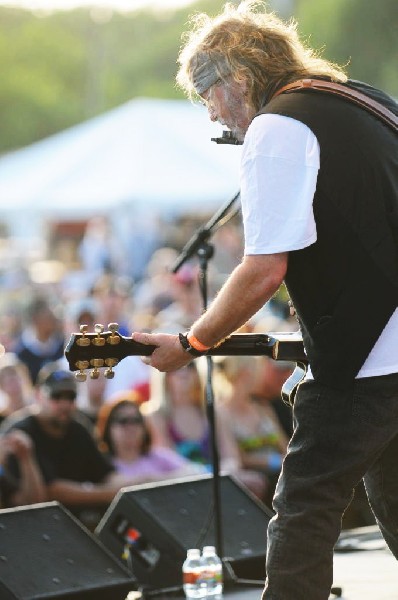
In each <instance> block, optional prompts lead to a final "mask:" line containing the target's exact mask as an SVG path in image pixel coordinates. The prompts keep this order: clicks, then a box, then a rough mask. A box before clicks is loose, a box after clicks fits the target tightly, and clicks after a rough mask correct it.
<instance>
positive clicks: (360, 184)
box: [259, 81, 398, 389]
mask: <svg viewBox="0 0 398 600" xmlns="http://www.w3.org/2000/svg"><path fill="white" fill-rule="evenodd" d="M349 85H351V86H353V87H355V88H357V89H359V90H360V91H362V92H365V93H366V94H367V95H369V96H370V97H373V98H374V99H375V100H378V101H379V102H382V103H383V104H384V105H385V106H387V107H388V108H390V110H393V111H394V112H395V113H397V105H396V104H395V103H394V102H393V101H392V100H391V99H390V98H389V97H388V96H386V95H384V94H383V93H382V92H380V91H379V90H375V89H373V88H371V87H369V86H366V85H365V84H360V83H359V82H351V81H350V82H349ZM263 113H274V114H280V115H285V116H288V117H292V118H294V119H297V120H298V121H301V122H303V123H305V125H307V126H308V127H309V128H310V129H311V130H312V131H313V133H314V134H315V135H316V137H317V139H318V142H319V145H320V170H319V174H318V180H317V187H316V192H315V196H314V203H313V207H314V216H315V221H316V227H317V241H316V242H315V243H314V244H312V245H311V246H309V247H307V248H304V249H303V250H298V251H294V252H290V253H289V264H288V270H287V275H286V285H287V288H288V291H289V294H290V296H291V299H292V301H293V304H294V306H295V308H296V311H297V315H298V319H299V322H300V327H301V330H302V335H303V340H304V345H305V349H306V352H307V355H308V358H309V361H310V365H311V370H312V373H313V375H314V378H315V380H317V381H318V382H320V383H323V384H325V385H329V386H332V387H334V388H337V389H346V388H348V387H350V386H351V385H352V383H353V380H354V378H355V376H356V375H357V373H358V371H359V370H360V368H361V366H362V365H363V363H364V361H365V360H366V358H367V356H368V355H369V352H370V351H371V349H372V348H373V346H374V344H375V343H376V341H377V339H378V337H379V336H380V334H381V332H382V330H383V328H384V327H385V325H386V324H387V322H388V320H389V318H390V317H391V315H392V313H393V312H394V310H395V308H396V307H397V306H398V137H397V135H396V134H395V133H394V132H393V131H392V129H390V128H389V127H387V126H386V125H384V124H382V123H381V122H380V121H379V120H378V119H376V118H375V117H374V116H372V115H370V114H369V113H368V112H367V111H366V110H364V109H362V108H359V107H357V106H355V105H354V104H352V103H351V102H349V101H347V100H344V99H341V98H339V97H336V96H333V95H332V94H330V93H324V92H318V91H313V90H300V91H298V92H294V93H289V94H281V95H280V96H278V97H277V98H275V99H273V100H271V101H270V102H269V103H268V104H267V105H266V106H265V107H264V108H263V109H262V110H261V112H260V113H259V114H263ZM297 201H298V202H300V198H297ZM397 347H398V340H397ZM397 347H396V348H391V352H397V351H398V350H397Z"/></svg>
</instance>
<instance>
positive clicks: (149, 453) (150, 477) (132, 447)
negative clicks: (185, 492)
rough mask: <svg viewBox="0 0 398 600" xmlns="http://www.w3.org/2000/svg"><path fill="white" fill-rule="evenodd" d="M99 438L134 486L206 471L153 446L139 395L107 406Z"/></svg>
mask: <svg viewBox="0 0 398 600" xmlns="http://www.w3.org/2000/svg"><path fill="white" fill-rule="evenodd" d="M97 431H98V439H99V441H100V449H101V450H102V451H103V452H105V453H106V454H107V455H108V456H109V458H110V460H111V462H112V464H113V466H114V468H115V469H116V471H117V472H118V473H119V474H120V475H122V476H125V477H127V478H128V479H129V480H130V481H131V483H132V484H133V483H137V484H139V483H148V482H153V481H161V480H165V479H175V478H177V477H184V476H188V475H195V474H198V473H203V472H204V471H205V469H204V468H203V467H202V466H201V465H197V464H195V463H193V462H191V461H189V460H187V459H186V458H184V457H182V456H180V455H179V454H178V453H177V452H176V451H175V450H173V449H171V448H167V447H153V445H152V436H151V433H150V430H149V428H148V425H147V422H146V420H145V417H144V416H143V414H142V412H141V409H140V406H139V394H138V393H136V392H131V391H127V390H126V391H125V392H120V393H119V394H117V395H116V396H114V398H113V401H112V402H109V403H107V404H104V405H103V406H102V407H101V409H100V411H99V415H98V421H97Z"/></svg>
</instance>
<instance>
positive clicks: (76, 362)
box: [65, 331, 306, 371]
mask: <svg viewBox="0 0 398 600" xmlns="http://www.w3.org/2000/svg"><path fill="white" fill-rule="evenodd" d="M155 348H156V346H150V345H146V344H141V343H140V342H136V341H135V340H132V339H131V338H127V337H124V336H122V335H120V334H119V333H115V332H114V331H113V332H109V331H106V332H102V333H101V334H94V333H84V334H72V336H71V338H70V340H69V342H68V344H67V346H66V348H65V356H66V358H67V360H68V363H69V368H70V370H71V371H77V370H82V369H87V368H89V367H101V366H115V365H117V364H118V362H120V360H123V359H124V358H126V357H127V356H150V355H151V354H152V352H153V351H154V350H155ZM207 354H208V355H210V356H239V355H240V356H268V357H270V358H272V359H274V360H283V361H292V362H305V361H306V356H305V353H304V347H303V342H302V339H301V337H300V335H299V334H297V333H290V332H289V333H273V334H272V335H267V334H261V333H236V334H233V335H231V336H230V337H229V338H227V339H226V340H225V341H224V342H223V343H222V344H220V345H219V346H217V347H216V348H211V349H210V350H209V351H208V352H207Z"/></svg>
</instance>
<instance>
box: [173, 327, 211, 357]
mask: <svg viewBox="0 0 398 600" xmlns="http://www.w3.org/2000/svg"><path fill="white" fill-rule="evenodd" d="M178 339H179V340H180V344H181V346H182V347H183V348H184V350H185V352H188V353H189V354H191V355H192V356H194V357H195V358H197V357H198V356H203V355H204V354H206V352H201V351H200V350H196V348H194V347H193V346H191V344H190V343H189V341H188V334H187V333H179V334H178Z"/></svg>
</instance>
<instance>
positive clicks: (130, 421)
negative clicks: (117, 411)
mask: <svg viewBox="0 0 398 600" xmlns="http://www.w3.org/2000/svg"><path fill="white" fill-rule="evenodd" d="M142 423H143V420H142V418H141V417H119V418H116V419H112V424H115V425H122V426H126V425H142Z"/></svg>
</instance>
